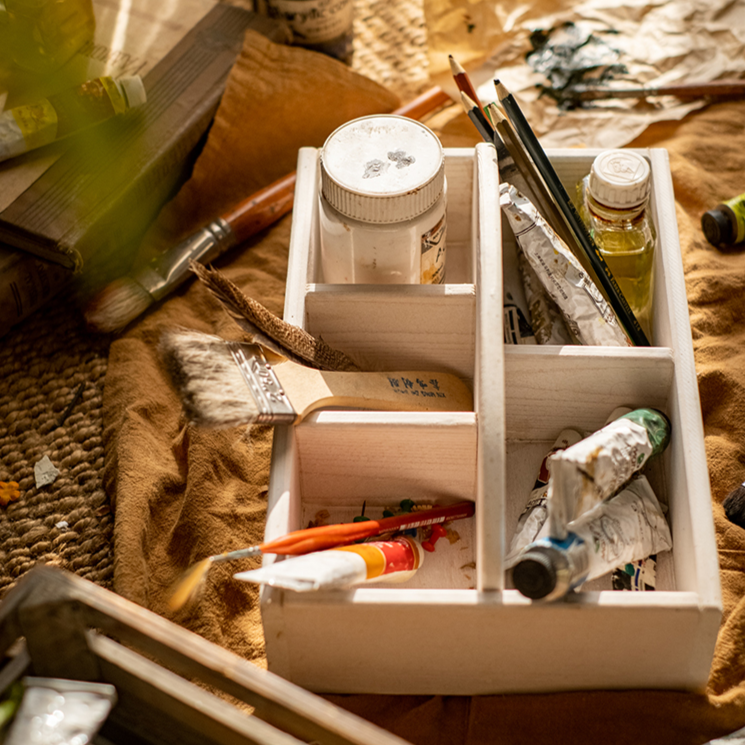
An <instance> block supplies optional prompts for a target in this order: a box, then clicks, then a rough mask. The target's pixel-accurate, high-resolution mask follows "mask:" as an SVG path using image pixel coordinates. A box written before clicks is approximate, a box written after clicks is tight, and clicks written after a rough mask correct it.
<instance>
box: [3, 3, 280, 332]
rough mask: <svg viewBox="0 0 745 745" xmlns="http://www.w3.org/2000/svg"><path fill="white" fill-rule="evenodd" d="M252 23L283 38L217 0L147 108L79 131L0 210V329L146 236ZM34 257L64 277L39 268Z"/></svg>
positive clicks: (153, 83)
mask: <svg viewBox="0 0 745 745" xmlns="http://www.w3.org/2000/svg"><path fill="white" fill-rule="evenodd" d="M248 28H252V29H255V30H256V31H259V32H260V33H264V34H265V35H267V36H269V37H270V38H272V39H274V40H275V41H282V40H284V33H285V32H284V30H283V29H282V28H281V27H280V26H278V24H276V23H275V22H274V21H271V20H270V19H268V18H265V17H263V16H259V15H257V14H255V13H252V12H250V11H247V10H244V9H242V8H238V7H235V6H230V5H224V4H218V5H216V6H214V7H213V8H212V9H211V10H210V11H209V12H208V13H207V14H206V15H205V16H204V17H203V18H202V19H201V20H200V21H199V22H198V23H197V24H196V25H195V26H194V27H193V28H192V29H191V30H190V31H189V32H188V33H187V34H186V35H185V36H184V37H183V38H182V39H181V41H179V42H178V44H176V46H175V47H174V48H173V49H172V50H171V51H170V52H169V53H168V54H167V55H166V56H165V57H164V58H163V59H162V60H161V61H160V62H158V63H157V64H156V65H155V66H154V67H153V68H152V69H151V70H150V71H149V72H148V73H147V74H146V75H145V77H144V82H145V88H146V91H147V96H148V100H147V103H146V104H145V105H144V106H143V107H141V108H140V109H139V110H137V111H133V112H130V113H131V114H133V116H129V115H128V116H126V117H119V118H115V119H111V120H109V121H107V122H104V123H103V124H101V125H99V126H98V127H96V128H95V129H94V130H90V131H89V132H87V133H81V135H79V136H78V137H76V138H74V141H73V143H72V144H71V145H70V146H69V147H68V148H67V149H66V150H65V152H64V153H63V154H62V155H61V156H60V157H59V158H58V159H57V160H56V161H54V162H53V164H52V165H51V166H50V167H49V168H47V169H46V170H45V171H44V172H43V173H42V174H41V175H40V176H39V177H38V178H37V179H36V180H35V181H34V182H33V183H32V184H31V185H30V186H29V187H28V188H26V189H25V191H23V193H21V194H20V196H18V197H17V198H16V199H15V200H14V201H13V202H12V203H11V204H10V205H9V206H7V207H5V209H3V210H2V212H0V247H1V248H2V249H3V250H2V251H1V252H0V333H2V332H3V331H4V330H7V328H5V327H10V326H11V325H13V324H14V323H17V322H18V321H19V320H21V319H22V318H23V317H25V316H26V315H28V312H31V310H33V308H34V307H38V305H39V304H40V302H39V298H40V297H41V294H46V293H44V290H45V288H48V291H49V294H48V295H47V297H51V295H52V294H54V292H55V289H59V287H61V286H62V285H63V284H64V283H65V281H66V280H67V279H69V278H71V276H72V274H73V273H74V272H80V271H82V270H83V268H84V267H85V266H86V264H87V263H89V262H90V260H91V259H93V258H94V257H95V258H96V261H97V262H98V263H100V261H101V259H102V257H107V256H112V257H113V256H115V255H116V252H117V251H120V250H122V249H123V247H125V246H128V245H131V244H132V242H133V241H135V240H136V239H138V238H139V237H141V235H142V234H143V233H144V231H145V229H146V228H147V226H148V225H149V224H150V222H152V220H153V219H154V218H155V216H156V215H157V213H158V211H159V209H160V208H161V207H162V205H163V204H164V202H165V201H166V200H167V199H168V197H169V196H170V195H171V194H172V193H173V191H174V189H175V188H176V187H177V186H178V184H179V183H180V181H181V180H183V178H184V176H185V173H184V170H185V169H184V165H185V164H186V163H188V160H189V156H190V154H191V153H192V152H193V151H194V149H195V147H196V146H197V144H198V143H199V141H200V139H201V138H202V137H203V135H204V133H205V132H206V130H207V129H208V127H209V124H210V122H211V120H212V117H213V116H214V113H215V111H216V109H217V106H218V104H219V101H220V97H221V95H222V92H223V90H224V86H225V82H226V80H227V77H228V74H229V72H230V69H231V67H232V65H233V63H234V62H235V59H236V57H237V55H238V53H239V52H240V48H241V45H242V42H243V36H244V32H245V31H246V30H247V29H248ZM38 259H43V260H44V261H46V262H51V263H54V264H58V265H60V266H61V267H64V269H65V270H67V275H65V274H62V275H61V277H60V273H59V272H58V271H57V270H56V268H54V269H53V268H52V267H48V268H42V269H41V271H40V267H41V266H42V265H40V264H39V263H37V262H38ZM42 277H43V278H44V279H43V281H42ZM53 280H59V281H58V282H57V281H53ZM24 288H27V289H28V290H31V289H32V288H33V291H31V292H25V291H24Z"/></svg>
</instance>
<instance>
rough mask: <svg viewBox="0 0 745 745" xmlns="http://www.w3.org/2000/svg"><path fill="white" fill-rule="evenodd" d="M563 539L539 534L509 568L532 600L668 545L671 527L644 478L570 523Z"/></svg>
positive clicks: (560, 591)
mask: <svg viewBox="0 0 745 745" xmlns="http://www.w3.org/2000/svg"><path fill="white" fill-rule="evenodd" d="M568 528H569V530H568V532H567V534H566V536H565V537H564V538H563V539H562V540H559V539H556V538H551V537H547V538H541V539H539V540H538V541H535V542H534V543H532V544H531V545H530V546H528V547H527V548H525V549H524V550H523V552H522V553H521V555H520V556H519V558H518V561H517V563H516V564H515V566H514V568H513V570H512V580H513V582H514V584H515V587H516V588H517V589H518V590H519V591H520V592H521V593H522V594H523V595H525V596H526V597H529V598H531V599H533V600H540V599H543V600H555V599H557V598H560V597H563V596H564V595H566V594H567V593H568V592H570V591H571V590H573V589H576V588H578V587H579V586H580V585H582V584H583V583H584V582H587V581H588V580H591V579H596V578H597V577H601V576H602V575H604V574H607V573H608V572H611V571H612V570H613V569H615V568H616V567H618V566H623V565H624V564H626V563H628V562H632V561H635V560H638V559H644V558H645V557H647V556H649V555H650V554H658V553H661V552H663V551H668V550H669V549H670V548H672V537H671V535H670V528H669V526H668V524H667V521H666V520H665V516H664V514H663V513H662V509H661V507H660V504H659V502H658V501H657V497H656V496H655V494H654V491H653V490H652V487H651V486H650V485H649V482H648V481H647V479H646V477H644V476H641V475H639V476H637V477H636V478H634V479H633V480H632V481H631V482H630V483H629V484H628V486H626V488H625V489H623V490H622V491H621V492H620V493H619V494H617V495H616V496H615V497H613V498H612V499H609V500H607V501H605V502H601V503H600V504H598V505H596V506H595V507H593V508H592V509H591V510H589V511H588V512H586V513H584V514H583V515H582V516H581V517H580V518H578V519H577V520H575V521H574V522H572V523H570V524H569V526H568Z"/></svg>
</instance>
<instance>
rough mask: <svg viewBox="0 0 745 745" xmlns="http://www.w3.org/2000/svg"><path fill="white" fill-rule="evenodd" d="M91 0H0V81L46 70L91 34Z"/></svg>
mask: <svg viewBox="0 0 745 745" xmlns="http://www.w3.org/2000/svg"><path fill="white" fill-rule="evenodd" d="M95 25H96V24H95V16H94V13H93V4H92V2H91V0H0V85H2V84H4V83H7V81H8V80H10V78H11V76H13V75H14V74H20V73H34V74H42V75H43V74H47V73H50V72H52V71H54V70H56V69H58V68H59V67H61V66H62V65H63V64H64V63H65V62H67V61H68V60H69V59H70V58H71V57H72V56H73V54H75V52H77V51H78V49H80V48H81V47H82V46H83V45H84V44H85V43H86V42H87V41H90V40H91V39H92V38H93V33H94V31H95Z"/></svg>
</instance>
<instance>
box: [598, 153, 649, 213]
mask: <svg viewBox="0 0 745 745" xmlns="http://www.w3.org/2000/svg"><path fill="white" fill-rule="evenodd" d="M649 175H650V168H649V163H647V161H646V159H645V158H643V157H642V156H641V155H639V154H638V153H635V152H633V151H631V150H606V151H605V152H604V153H600V155H598V157H597V158H595V160H594V161H593V164H592V168H591V169H590V179H589V182H588V187H589V189H590V193H591V194H592V196H593V197H594V198H595V199H596V200H597V201H598V202H600V203H601V204H604V205H606V206H607V207H612V208H614V209H630V208H632V207H638V206H640V205H641V204H643V203H644V202H645V201H646V200H647V197H648V196H649V187H650V183H649Z"/></svg>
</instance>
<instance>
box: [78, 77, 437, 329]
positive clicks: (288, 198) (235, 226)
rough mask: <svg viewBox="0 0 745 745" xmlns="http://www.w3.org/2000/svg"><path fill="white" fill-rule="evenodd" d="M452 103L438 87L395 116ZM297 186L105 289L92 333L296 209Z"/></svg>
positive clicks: (284, 181)
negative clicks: (198, 263)
mask: <svg viewBox="0 0 745 745" xmlns="http://www.w3.org/2000/svg"><path fill="white" fill-rule="evenodd" d="M450 102H451V100H450V97H449V96H448V95H447V93H445V91H443V90H442V89H441V88H439V87H437V86H435V87H433V88H431V89H430V90H428V91H425V92H424V93H423V94H422V95H421V96H418V97H417V98H415V99H414V100H413V101H410V102H409V103H407V104H405V105H404V106H402V107H401V108H399V109H396V111H394V112H393V113H394V114H398V115H400V116H408V117H410V118H411V119H420V118H422V117H423V116H425V115H426V114H428V113H430V112H432V111H434V110H435V109H437V108H438V107H440V106H444V105H445V104H446V103H450ZM295 180H296V173H295V172H294V171H293V172H292V173H289V174H288V175H287V176H283V177H282V178H281V179H279V180H277V181H275V182H274V183H273V184H270V185H269V186H266V187H265V188H263V189H261V190H260V191H257V192H256V193H255V194H252V195H251V196H249V197H248V198H246V199H244V200H243V201H241V202H239V203H238V204H236V205H235V206H233V207H232V208H230V209H228V210H227V211H226V212H225V213H224V214H223V215H221V216H220V217H217V218H216V219H215V220H213V221H212V222H210V223H209V224H207V225H205V226H203V227H202V228H200V229H199V230H197V231H196V232H195V233H193V234H192V235H190V236H189V237H187V238H186V239H184V240H183V241H181V242H180V243H179V244H178V245H176V246H174V247H173V248H171V249H168V250H167V251H165V252H163V253H162V254H160V255H159V256H157V257H155V258H154V259H153V260H152V261H151V262H150V263H149V264H147V265H146V266H144V267H142V268H140V269H137V270H135V271H134V272H133V273H132V274H131V275H126V276H124V277H120V278H119V279H116V280H114V281H113V282H111V283H110V284H109V285H107V286H106V287H104V288H103V289H102V290H101V292H99V293H98V294H97V295H96V296H95V297H94V298H93V299H92V300H91V301H90V303H89V304H88V306H87V308H86V309H85V311H84V315H85V320H86V323H87V325H88V328H89V329H90V330H91V331H97V332H102V333H110V332H114V331H121V330H122V329H123V328H124V327H125V326H126V325H127V324H129V323H130V322H131V321H133V320H134V319H135V318H137V317H138V316H140V315H141V314H142V313H144V312H145V311H146V310H147V309H148V308H149V307H150V306H151V305H152V304H153V303H156V302H157V301H159V300H161V299H162V298H164V297H166V296H167V295H169V294H170V293H171V292H173V290H175V289H176V287H178V286H179V285H180V284H182V283H183V282H184V281H185V280H186V279H187V277H189V276H190V273H189V262H191V261H201V262H202V263H204V264H206V263H209V262H210V261H214V260H215V259H216V258H217V257H218V256H220V255H221V254H223V253H224V252H225V251H227V250H228V249H230V248H232V247H233V246H236V245H238V244H239V243H242V242H243V241H245V240H247V239H249V238H251V237H252V236H254V235H257V234H258V233H259V232H261V231H262V230H264V229H265V228H268V227H269V226H270V225H273V224H274V223H275V222H277V220H279V219H280V218H281V217H283V216H284V215H286V214H287V213H288V212H290V210H291V209H292V205H293V200H294V197H295Z"/></svg>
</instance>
